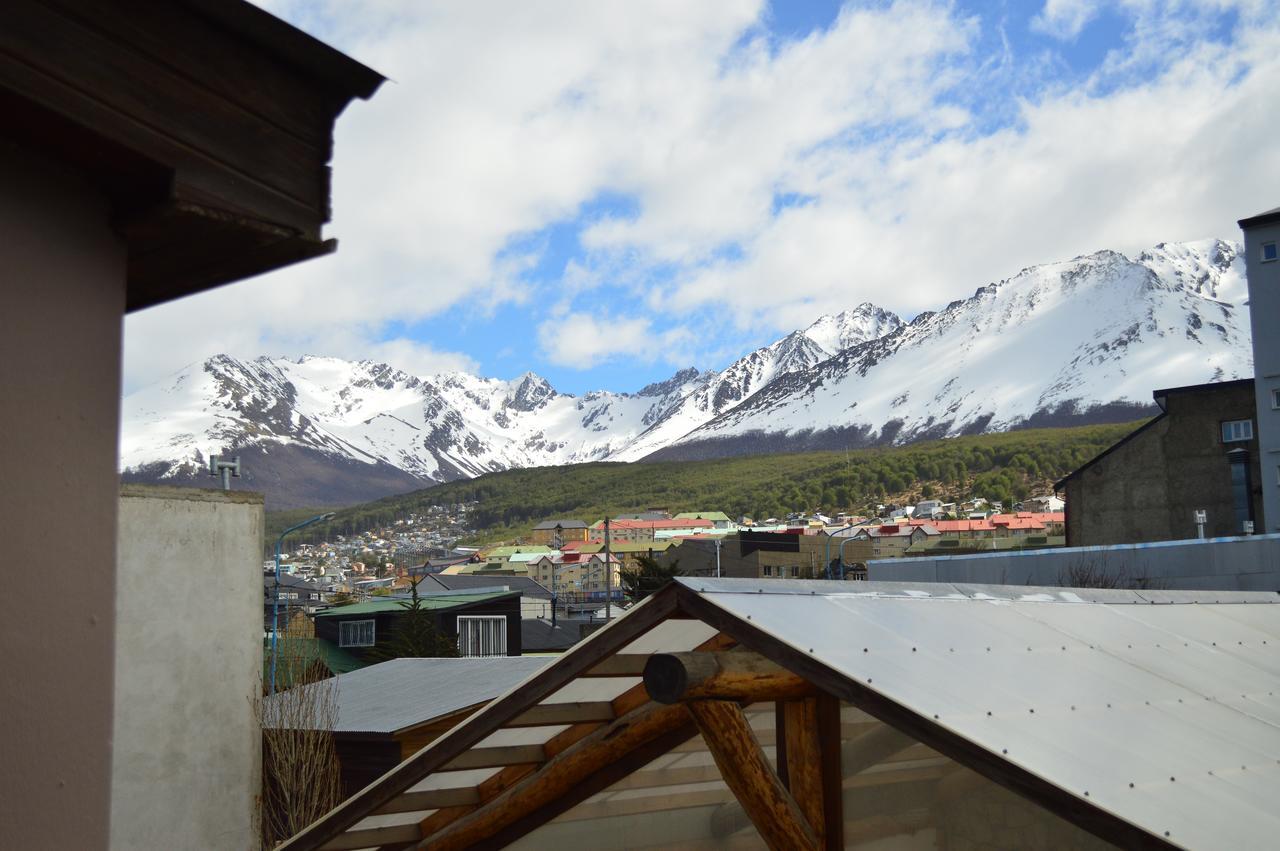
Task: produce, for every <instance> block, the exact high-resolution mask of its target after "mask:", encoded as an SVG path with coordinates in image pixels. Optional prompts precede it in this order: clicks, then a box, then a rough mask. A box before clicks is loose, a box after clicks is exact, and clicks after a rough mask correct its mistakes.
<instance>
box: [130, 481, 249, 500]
mask: <svg viewBox="0 0 1280 851" xmlns="http://www.w3.org/2000/svg"><path fill="white" fill-rule="evenodd" d="M120 497H121V499H124V498H126V497H131V498H135V499H136V498H142V499H177V500H185V501H187V502H221V503H226V504H229V505H262V494H260V493H258V492H257V491H224V490H222V489H221V488H180V487H175V486H173V485H139V484H122V485H120Z"/></svg>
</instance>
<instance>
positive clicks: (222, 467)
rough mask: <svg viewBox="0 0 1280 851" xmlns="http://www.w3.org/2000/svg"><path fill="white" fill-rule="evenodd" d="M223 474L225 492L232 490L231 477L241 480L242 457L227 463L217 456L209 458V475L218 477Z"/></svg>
mask: <svg viewBox="0 0 1280 851" xmlns="http://www.w3.org/2000/svg"><path fill="white" fill-rule="evenodd" d="M219 473H221V474H222V489H223V490H224V491H229V490H231V477H232V476H235V477H236V478H237V479H238V478H240V456H239V455H237V456H236V457H234V458H232V459H231V460H230V461H227V460H225V459H223V458H219V457H218V456H216V455H210V456H209V475H211V476H216V475H218V474H219Z"/></svg>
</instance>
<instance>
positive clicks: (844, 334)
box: [802, 302, 903, 354]
mask: <svg viewBox="0 0 1280 851" xmlns="http://www.w3.org/2000/svg"><path fill="white" fill-rule="evenodd" d="M902 324H903V322H902V319H900V318H899V317H898V315H897V314H895V313H892V312H890V311H888V310H885V309H884V308H881V307H877V306H876V305H874V304H871V303H870V302H863V303H862V304H860V305H858V306H857V307H855V308H853V309H851V310H842V311H841V312H839V313H835V314H828V315H826V316H820V317H818V319H817V320H815V321H814V322H813V323H812V324H811V325H809V327H808V328H805V329H804V331H803V332H802V333H803V334H804V335H805V336H806V337H808V338H809V339H810V340H812V341H813V342H815V343H817V344H818V345H819V346H821V347H822V348H823V350H824V351H826V352H827V353H828V354H836V353H837V352H842V351H844V350H845V349H848V348H852V347H853V346H856V345H859V344H861V343H865V342H867V341H868V340H877V339H879V338H880V337H883V336H885V335H886V334H891V333H893V332H894V331H896V330H898V328H900V327H902Z"/></svg>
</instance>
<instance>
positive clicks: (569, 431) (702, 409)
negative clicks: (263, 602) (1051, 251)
mask: <svg viewBox="0 0 1280 851" xmlns="http://www.w3.org/2000/svg"><path fill="white" fill-rule="evenodd" d="M1240 254H1241V248H1240V246H1239V245H1238V244H1236V243H1231V242H1226V241H1222V240H1202V241H1199V242H1193V243H1181V244H1162V245H1159V246H1156V247H1155V248H1152V249H1149V250H1148V251H1144V252H1142V253H1140V254H1139V255H1138V256H1137V257H1135V258H1134V259H1129V258H1127V257H1125V256H1124V255H1121V254H1118V253H1116V252H1111V251H1100V252H1097V253H1095V254H1090V255H1086V256H1083V257H1077V258H1075V259H1073V260H1069V261H1064V262H1060V263H1051V264H1046V265H1043V266H1034V267H1030V268H1028V269H1024V270H1022V271H1021V272H1019V273H1018V274H1017V275H1014V276H1012V277H1010V278H1007V279H1005V280H1003V281H1000V282H997V283H993V284H988V285H987V286H984V287H980V288H979V289H978V290H977V291H976V292H975V293H974V295H973V296H971V297H970V298H967V299H962V300H958V301H954V302H952V303H951V304H949V305H947V306H946V307H945V308H943V309H942V310H940V311H937V312H928V313H923V314H920V315H919V316H917V317H915V318H914V319H913V320H912V321H911V322H910V323H906V322H903V321H902V320H901V319H900V318H899V317H897V316H896V315H894V314H892V313H890V312H888V311H886V310H883V309H881V308H878V307H876V306H874V305H871V304H863V305H860V306H859V307H857V308H854V309H853V310H849V311H845V312H842V313H839V314H835V315H830V316H822V317H819V318H817V319H816V320H815V321H814V322H813V323H812V324H811V325H810V326H809V327H807V328H805V329H802V330H799V331H795V332H792V333H791V334H788V335H786V336H785V337H783V338H781V339H779V340H777V341H776V342H774V343H772V344H770V345H768V346H764V347H761V348H760V349H757V350H755V351H753V352H750V353H748V354H747V355H745V356H743V357H742V358H740V359H738V360H737V361H735V362H734V363H732V364H730V365H729V366H727V367H726V368H725V369H723V370H720V371H706V372H700V371H698V370H696V369H685V370H680V371H679V372H677V373H676V374H674V375H673V376H672V377H671V378H670V379H667V380H666V381H662V382H657V383H654V384H651V385H649V386H647V387H645V388H643V389H641V390H640V391H638V392H636V393H615V392H611V391H595V392H589V393H586V394H583V395H581V396H573V395H568V394H562V393H559V392H557V391H556V390H555V389H554V388H553V387H552V386H551V385H550V384H549V383H548V382H547V381H546V380H545V379H544V378H542V377H540V376H538V375H536V374H534V373H531V372H530V373H525V374H524V375H521V376H518V377H516V378H514V379H512V380H509V381H504V380H500V379H495V378H483V377H480V376H475V375H470V374H467V373H462V372H452V373H444V374H440V375H432V376H415V375H410V374H408V373H406V372H403V371H401V370H398V369H396V368H394V367H393V366H391V365H388V364H382V363H374V362H369V361H360V362H352V361H345V360H341V359H338V358H329V357H312V356H307V357H302V358H298V359H286V358H269V357H259V358H255V359H253V360H239V359H236V358H233V357H230V356H227V355H217V356H214V357H211V358H209V359H208V360H206V361H204V362H203V363H200V364H194V365H192V366H189V367H187V368H186V369H184V370H182V371H180V372H179V373H177V374H176V375H174V376H171V377H169V378H168V379H165V380H164V381H161V382H157V383H156V384H153V385H150V386H148V387H145V388H142V389H140V390H138V391H137V392H135V393H133V394H130V395H129V396H127V397H126V398H125V400H124V405H123V407H124V428H123V437H122V446H121V459H120V460H121V468H122V470H124V475H125V478H126V479H132V480H145V481H166V480H168V481H173V480H192V481H194V480H195V479H196V477H197V476H199V475H200V474H201V472H202V469H203V467H204V464H205V459H206V458H207V457H208V455H209V453H224V454H225V453H227V452H235V451H238V452H240V453H241V454H246V453H248V454H250V455H252V456H253V457H254V464H255V465H256V466H257V467H258V468H259V469H263V468H264V466H265V467H269V468H271V473H272V476H274V477H275V479H274V480H273V481H274V484H272V487H276V488H281V489H287V488H289V487H291V485H289V484H288V483H287V482H286V481H285V479H288V478H290V477H296V476H297V475H306V476H309V477H310V479H308V486H314V487H315V488H320V490H321V491H322V490H323V489H322V488H321V487H320V485H319V484H317V483H319V482H321V481H322V480H324V478H325V477H326V476H329V477H333V476H334V475H335V474H334V472H333V470H332V469H329V468H330V467H332V466H333V465H334V464H340V465H342V475H343V477H345V478H346V480H349V479H350V477H352V476H357V477H358V476H360V475H362V473H363V471H365V470H366V468H377V470H378V471H379V475H380V476H381V478H380V479H379V483H378V484H377V485H376V486H375V485H374V483H372V482H370V484H369V488H372V489H373V490H375V491H376V489H377V487H393V488H401V489H404V490H407V489H410V488H411V487H413V486H415V485H422V484H429V483H431V482H433V481H446V480H450V479H455V478H459V477H469V476H474V475H478V474H480V473H484V472H489V471H493V470H501V469H507V468H511V467H527V466H542V465H554V464H564V463H574V462H583V461H596V460H611V461H635V460H639V459H641V458H645V457H651V456H652V457H712V456H715V455H724V454H738V453H741V452H759V451H787V450H793V451H799V450H800V449H805V448H818V447H823V446H826V445H828V444H830V445H838V446H854V445H868V444H874V443H888V442H898V443H900V442H905V441H908V440H914V439H921V438H925V437H939V436H945V435H950V434H960V433H972V432H975V431H988V430H1001V429H1007V428H1015V427H1019V426H1024V425H1034V424H1059V423H1058V421H1059V420H1062V421H1063V424H1065V422H1074V421H1081V422H1084V421H1089V418H1090V417H1091V416H1093V417H1094V418H1095V420H1094V421H1098V419H1097V418H1099V417H1101V418H1102V419H1104V420H1105V419H1106V418H1108V417H1110V418H1111V419H1112V420H1114V419H1115V418H1116V417H1121V416H1127V417H1128V418H1132V417H1133V416H1136V415H1138V414H1137V413H1136V412H1138V411H1142V410H1146V409H1149V407H1150V404H1151V395H1150V394H1151V391H1152V390H1153V389H1155V388H1157V387H1161V386H1174V385H1178V384H1194V383H1199V382H1202V381H1209V380H1220V379H1226V378H1233V377H1239V376H1244V375H1250V374H1252V369H1251V363H1250V358H1251V351H1250V347H1249V337H1248V312H1247V306H1245V304H1244V303H1243V302H1244V298H1245V292H1246V290H1245V284H1244V272H1243V261H1242V259H1241V257H1240ZM1090 412H1092V413H1090ZM284 451H287V452H289V453H291V454H290V455H289V456H288V457H290V458H293V459H296V458H298V457H300V456H299V455H298V453H303V454H305V455H306V458H307V459H308V461H307V463H306V464H304V465H302V466H304V467H306V470H305V471H304V472H303V473H298V472H296V471H295V470H294V469H293V468H294V467H295V466H297V465H296V464H294V465H286V464H284V463H283V460H282V457H281V456H280V453H281V452H284ZM272 453H275V454H276V458H275V459H274V461H273V460H270V459H269V456H271V454H272ZM200 481H201V483H203V479H201V480H200ZM268 484H269V483H267V482H259V483H257V484H256V486H257V487H258V488H259V489H264V490H266V489H268V488H267V485H268ZM297 484H298V483H296V482H295V483H294V485H297ZM313 489H314V488H313ZM387 492H391V491H387ZM268 493H269V499H270V491H268Z"/></svg>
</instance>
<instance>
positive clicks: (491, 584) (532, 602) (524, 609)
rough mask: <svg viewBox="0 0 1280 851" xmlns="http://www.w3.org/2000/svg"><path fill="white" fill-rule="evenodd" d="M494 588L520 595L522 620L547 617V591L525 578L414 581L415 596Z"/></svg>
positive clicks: (432, 577)
mask: <svg viewBox="0 0 1280 851" xmlns="http://www.w3.org/2000/svg"><path fill="white" fill-rule="evenodd" d="M494 588H502V589H505V590H507V591H518V592H520V617H522V618H526V619H527V618H542V617H550V616H551V591H550V590H549V589H548V588H547V587H546V586H544V585H542V584H540V583H538V582H535V581H534V580H533V579H532V578H531V577H529V576H503V577H500V578H499V577H490V576H482V575H476V574H474V573H463V574H458V575H456V576H451V575H449V574H429V575H427V576H423V577H421V578H420V579H418V593H419V594H420V595H424V596H425V595H427V594H439V593H443V592H471V593H474V592H477V591H492V590H493V589H494Z"/></svg>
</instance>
